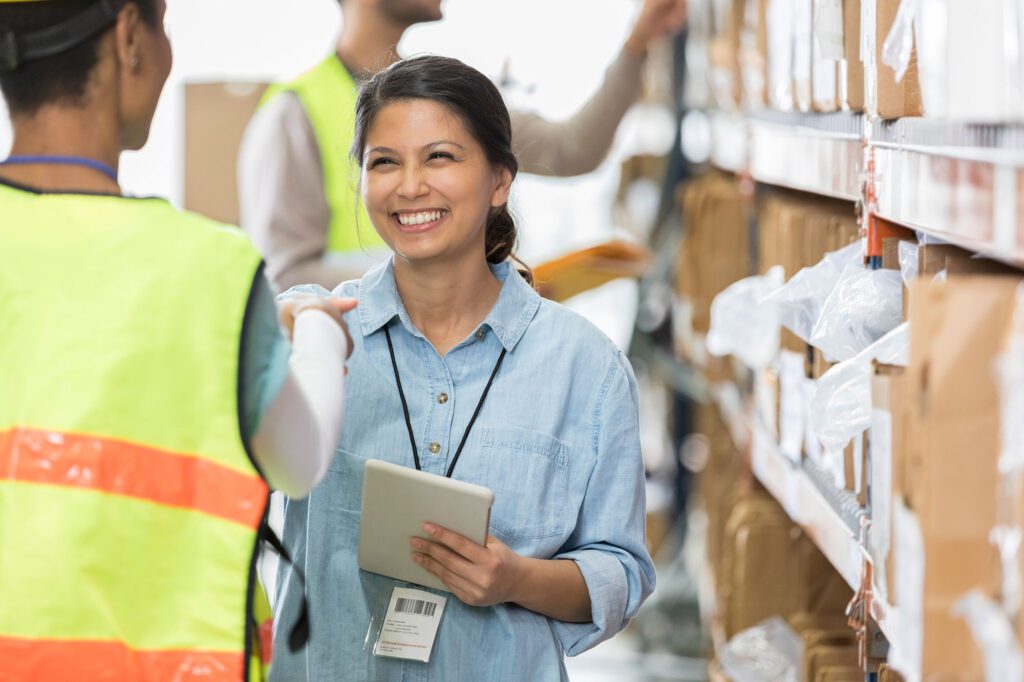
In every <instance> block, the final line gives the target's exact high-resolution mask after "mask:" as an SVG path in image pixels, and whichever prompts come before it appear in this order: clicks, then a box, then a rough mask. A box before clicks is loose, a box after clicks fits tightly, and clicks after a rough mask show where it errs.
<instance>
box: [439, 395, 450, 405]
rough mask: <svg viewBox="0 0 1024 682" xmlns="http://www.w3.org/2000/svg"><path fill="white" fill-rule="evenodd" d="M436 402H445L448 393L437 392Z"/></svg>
mask: <svg viewBox="0 0 1024 682" xmlns="http://www.w3.org/2000/svg"><path fill="white" fill-rule="evenodd" d="M437 402H439V403H440V404H442V405H444V404H445V403H446V402H448V394H447V393H439V394H438V396H437Z"/></svg>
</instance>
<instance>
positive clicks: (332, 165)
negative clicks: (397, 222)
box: [263, 54, 385, 253]
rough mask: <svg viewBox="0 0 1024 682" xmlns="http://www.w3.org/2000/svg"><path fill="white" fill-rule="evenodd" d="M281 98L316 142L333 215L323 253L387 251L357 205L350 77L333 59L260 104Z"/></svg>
mask: <svg viewBox="0 0 1024 682" xmlns="http://www.w3.org/2000/svg"><path fill="white" fill-rule="evenodd" d="M281 92H294V93H295V94H296V95H297V96H298V98H299V101H300V102H301V103H302V106H303V108H304V109H305V110H306V115H307V116H308V117H309V122H310V124H311V125H312V126H313V134H314V135H315V136H316V142H317V147H318V149H319V151H320V165H321V166H322V167H323V176H324V193H325V196H326V197H327V205H328V207H329V208H330V211H331V222H330V225H329V227H328V229H327V250H328V251H329V252H333V253H351V252H353V251H360V250H363V249H371V248H380V247H382V246H385V244H384V240H382V239H381V238H380V236H379V235H378V234H377V232H376V231H375V230H374V229H373V225H372V224H371V223H370V218H369V216H368V215H367V214H366V207H365V206H363V203H362V201H360V200H359V191H358V185H359V165H358V164H357V163H356V162H355V161H354V160H353V159H352V157H351V155H350V151H351V148H352V140H353V139H354V137H355V115H356V97H357V96H358V94H359V88H358V86H357V85H356V83H355V81H354V80H352V76H351V74H349V72H348V70H347V69H345V66H344V65H343V64H342V63H341V60H340V59H338V56H337V55H334V54H332V55H329V56H328V57H327V58H326V59H324V60H323V61H322V62H320V63H319V64H318V65H317V66H315V67H314V68H312V69H311V70H309V71H307V72H306V73H304V74H303V75H301V76H299V77H298V78H296V79H295V80H293V81H291V82H290V83H283V84H279V85H272V86H271V87H270V88H268V89H267V93H266V95H264V98H263V101H264V102H266V101H268V100H269V99H270V98H272V97H274V96H276V95H277V94H279V93H281Z"/></svg>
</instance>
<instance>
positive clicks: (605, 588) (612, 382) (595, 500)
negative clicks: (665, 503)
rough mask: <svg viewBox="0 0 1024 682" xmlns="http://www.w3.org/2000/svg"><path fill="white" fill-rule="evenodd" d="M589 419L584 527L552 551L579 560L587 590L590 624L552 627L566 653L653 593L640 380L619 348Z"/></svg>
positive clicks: (604, 633) (601, 634) (612, 629)
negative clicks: (590, 459) (592, 454)
mask: <svg viewBox="0 0 1024 682" xmlns="http://www.w3.org/2000/svg"><path fill="white" fill-rule="evenodd" d="M592 419H593V425H592V433H593V444H594V448H595V450H596V453H597V461H596V463H595V465H594V470H593V472H592V473H591V475H590V482H589V483H588V485H587V492H586V495H585V496H584V499H583V506H582V508H581V509H580V514H579V519H580V520H579V525H578V526H577V528H576V530H575V532H574V533H573V534H572V536H571V537H570V538H569V540H568V541H567V542H566V544H565V546H564V548H563V550H562V551H561V552H560V553H559V554H558V555H557V556H555V557H554V558H555V559H571V560H573V561H575V562H576V564H577V566H579V569H580V572H581V573H582V574H583V579H584V581H586V584H587V590H588V591H589V593H590V607H591V614H592V622H590V623H564V622H560V621H556V622H554V630H555V633H556V635H557V636H558V638H559V640H560V642H561V644H562V648H563V650H564V651H565V652H566V654H568V655H569V656H576V655H578V654H581V653H583V652H584V651H586V650H587V649H590V648H592V647H594V646H596V645H597V644H599V643H600V642H603V641H605V640H606V639H609V638H611V637H612V636H613V635H615V634H616V633H618V632H620V631H621V630H622V629H623V628H625V627H626V625H627V624H628V623H629V621H630V619H632V618H633V617H634V616H635V615H636V614H637V611H639V609H640V605H641V604H643V602H644V600H646V599H647V597H648V596H650V594H651V593H652V592H653V591H654V583H655V574H654V563H653V562H652V561H651V556H650V554H649V553H648V551H647V546H646V536H645V532H646V531H645V527H646V500H645V495H644V464H643V458H642V456H641V451H640V427H639V400H638V396H637V386H636V379H635V378H634V377H633V372H632V370H631V369H630V367H629V363H628V361H627V360H626V358H625V356H623V355H622V353H621V352H620V351H618V350H616V351H615V355H614V357H613V360H612V363H611V367H610V368H609V370H608V374H607V376H606V378H605V381H604V383H603V385H602V388H601V392H600V393H599V395H598V400H597V407H596V409H595V411H594V414H593V417H592Z"/></svg>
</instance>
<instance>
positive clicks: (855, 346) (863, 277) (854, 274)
mask: <svg viewBox="0 0 1024 682" xmlns="http://www.w3.org/2000/svg"><path fill="white" fill-rule="evenodd" d="M902 318H903V283H902V279H901V276H900V273H898V272H896V271H895V270H866V269H864V268H862V267H857V266H855V265H847V266H846V268H845V269H844V270H843V273H842V275H840V277H839V281H838V282H836V285H835V287H834V288H833V289H832V291H831V293H830V294H829V296H828V298H827V299H826V300H825V303H824V304H823V305H822V307H821V315H820V316H819V317H818V321H817V322H816V323H815V325H814V331H813V332H812V333H811V340H810V342H811V344H813V345H814V346H817V347H818V348H820V349H821V350H822V351H823V352H824V353H825V356H826V357H827V358H829V359H831V360H834V361H838V362H842V361H843V360H849V359H850V358H852V357H854V356H856V355H857V354H858V353H860V352H861V351H863V350H864V349H865V348H867V347H868V346H870V345H871V344H872V343H874V342H875V341H877V340H878V339H880V338H882V337H883V336H884V335H885V334H887V333H889V332H890V331H892V330H893V329H895V328H896V327H897V326H898V325H899V324H900V322H901V320H902Z"/></svg>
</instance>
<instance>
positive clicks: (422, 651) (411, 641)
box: [368, 587, 448, 663]
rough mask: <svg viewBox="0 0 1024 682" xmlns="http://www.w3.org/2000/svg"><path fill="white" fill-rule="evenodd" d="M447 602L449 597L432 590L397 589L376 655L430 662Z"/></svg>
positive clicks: (375, 646)
mask: <svg viewBox="0 0 1024 682" xmlns="http://www.w3.org/2000/svg"><path fill="white" fill-rule="evenodd" d="M447 603H448V599H447V597H442V596H440V595H437V594H434V593H432V592H424V591H423V590H414V589H411V588H407V587H396V588H394V590H393V591H392V592H391V601H390V602H389V603H388V609H387V612H386V613H385V614H384V616H383V618H381V621H380V627H379V629H378V630H377V633H376V639H375V641H374V644H373V655H374V656H382V657H385V658H401V659H405V660H409V661H419V662H421V663H428V662H430V656H431V654H432V653H433V651H434V642H435V641H436V640H437V631H438V628H439V627H440V626H441V617H442V616H443V615H444V608H445V605H446V604H447ZM371 627H372V626H371ZM368 634H372V633H368Z"/></svg>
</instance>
